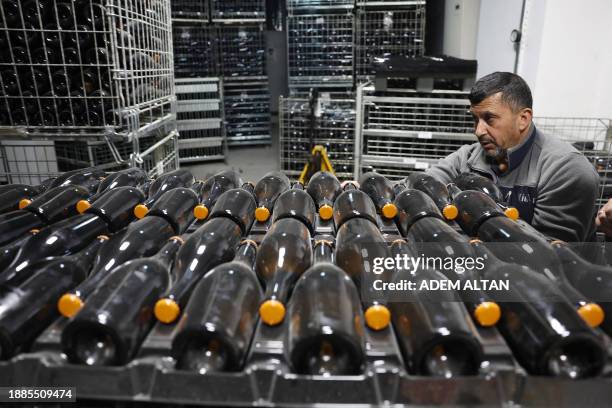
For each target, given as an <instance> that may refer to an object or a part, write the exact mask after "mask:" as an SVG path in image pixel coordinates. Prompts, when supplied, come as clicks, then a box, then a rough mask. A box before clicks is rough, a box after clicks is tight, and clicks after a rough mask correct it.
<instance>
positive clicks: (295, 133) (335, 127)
mask: <svg viewBox="0 0 612 408" xmlns="http://www.w3.org/2000/svg"><path fill="white" fill-rule="evenodd" d="M279 104H280V106H279V116H280V149H279V151H280V163H281V169H282V170H283V171H284V172H285V173H286V174H287V175H289V176H292V177H297V176H299V175H300V173H301V172H302V170H303V169H304V165H305V164H306V163H307V162H308V160H309V158H310V151H311V149H312V147H313V146H314V145H323V146H325V148H326V149H327V155H328V157H329V159H330V161H331V163H332V166H333V167H334V171H335V173H336V176H337V177H338V178H340V179H343V180H345V179H352V178H354V176H355V169H354V162H355V147H354V142H355V139H354V136H355V134H354V127H353V124H354V122H355V113H356V112H355V99H354V98H353V99H349V98H345V99H337V98H334V97H332V96H330V95H327V94H325V93H322V94H321V95H320V96H319V98H318V99H317V101H316V102H314V103H313V101H312V100H310V99H309V98H298V97H289V98H284V97H281V98H280V102H279Z"/></svg>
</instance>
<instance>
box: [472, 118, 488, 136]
mask: <svg viewBox="0 0 612 408" xmlns="http://www.w3.org/2000/svg"><path fill="white" fill-rule="evenodd" d="M487 133H488V132H487V124H486V123H485V121H484V120H481V119H479V120H478V122H476V129H475V130H474V134H475V135H476V136H477V137H481V136H486V135H487Z"/></svg>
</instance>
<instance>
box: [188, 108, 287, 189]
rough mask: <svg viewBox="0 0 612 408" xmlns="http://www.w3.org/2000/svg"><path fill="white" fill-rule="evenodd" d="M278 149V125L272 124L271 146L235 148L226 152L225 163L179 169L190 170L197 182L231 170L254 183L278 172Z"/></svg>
mask: <svg viewBox="0 0 612 408" xmlns="http://www.w3.org/2000/svg"><path fill="white" fill-rule="evenodd" d="M273 118H274V117H273ZM278 147H279V143H278V123H274V122H273V123H272V144H271V145H268V146H252V147H235V148H231V149H229V150H228V155H227V157H226V159H225V162H223V161H216V162H205V163H202V164H197V163H189V164H184V165H182V166H181V167H182V168H187V169H189V170H191V172H192V173H193V175H194V177H195V178H196V179H197V180H206V179H207V178H208V177H210V176H212V175H213V174H215V173H217V172H219V171H222V170H227V169H233V170H235V171H237V172H238V173H239V174H240V175H241V176H242V179H243V180H244V181H245V182H246V181H251V182H253V183H256V182H257V181H258V180H259V179H260V178H262V177H263V176H264V175H265V174H266V173H268V172H270V171H274V170H280V157H279V150H278Z"/></svg>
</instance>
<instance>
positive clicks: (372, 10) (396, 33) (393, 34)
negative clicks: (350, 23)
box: [355, 1, 425, 81]
mask: <svg viewBox="0 0 612 408" xmlns="http://www.w3.org/2000/svg"><path fill="white" fill-rule="evenodd" d="M363 5H364V7H358V8H357V10H356V17H355V75H356V76H357V78H358V79H359V80H360V81H362V80H364V79H368V78H369V79H372V77H373V75H374V73H375V72H374V71H373V69H372V67H371V65H372V63H373V62H375V61H376V60H377V59H384V58H388V57H390V56H407V57H410V56H420V55H423V53H424V47H425V41H424V40H425V1H403V2H399V1H398V2H386V1H383V2H372V3H371V2H364V3H363ZM370 6H380V8H379V7H370Z"/></svg>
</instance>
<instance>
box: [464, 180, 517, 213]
mask: <svg viewBox="0 0 612 408" xmlns="http://www.w3.org/2000/svg"><path fill="white" fill-rule="evenodd" d="M453 181H454V183H455V185H456V186H457V187H458V188H460V189H461V190H476V191H481V192H483V193H485V194H486V195H488V196H489V197H491V198H492V199H493V200H495V202H496V203H497V205H499V206H500V207H501V208H502V210H503V211H504V214H506V216H507V217H508V218H511V219H513V220H517V219H518V218H519V212H518V210H517V209H516V208H515V207H511V206H509V205H508V204H506V203H505V200H504V197H503V195H502V193H501V191H500V189H499V187H497V186H496V185H495V183H493V181H492V180H491V179H488V178H486V177H483V176H479V175H478V174H474V173H461V174H459V175H458V176H457V177H455V179H454V180H453Z"/></svg>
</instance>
